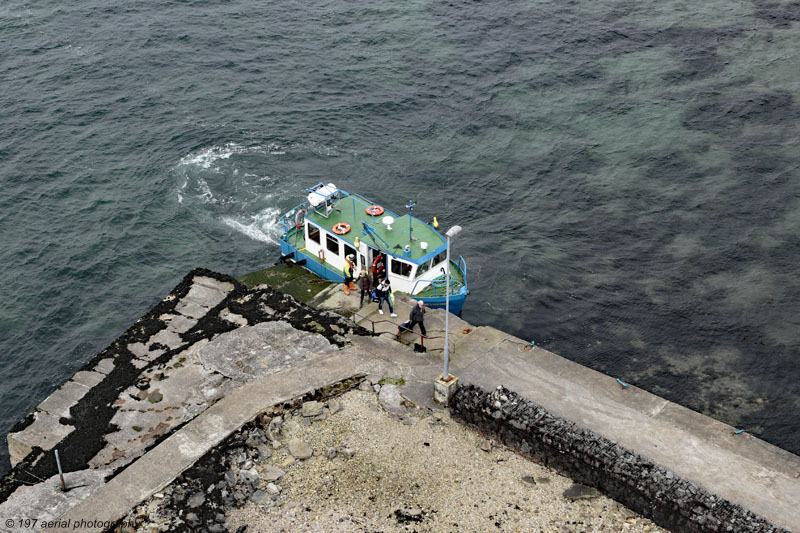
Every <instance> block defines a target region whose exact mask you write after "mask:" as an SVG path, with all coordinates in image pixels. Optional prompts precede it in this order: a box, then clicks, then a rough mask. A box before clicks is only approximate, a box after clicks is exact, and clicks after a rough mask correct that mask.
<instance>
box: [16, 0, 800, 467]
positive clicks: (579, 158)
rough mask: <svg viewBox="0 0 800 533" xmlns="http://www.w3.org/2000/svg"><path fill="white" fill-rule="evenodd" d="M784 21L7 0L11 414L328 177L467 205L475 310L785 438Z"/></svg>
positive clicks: (567, 6)
mask: <svg viewBox="0 0 800 533" xmlns="http://www.w3.org/2000/svg"><path fill="white" fill-rule="evenodd" d="M799 24H800V2H797V1H785V0H780V1H777V2H775V1H762V0H757V1H734V2H731V1H727V0H726V1H724V2H723V1H720V0H711V1H709V2H702V3H697V2H687V1H683V0H667V1H658V2H656V1H653V0H643V1H638V2H630V1H619V0H614V1H610V0H600V1H598V0H591V1H590V0H573V1H566V2H565V1H559V2H552V1H519V2H475V1H454V2H431V1H414V0H412V1H408V2H390V1H385V0H371V1H370V0H367V1H365V2H356V3H353V2H332V1H325V0H323V1H322V2H311V3H309V2H293V1H290V2H268V1H266V2H251V1H244V0H226V1H222V0H217V1H211V0H189V1H184V2H157V1H154V0H142V1H138V2H130V1H121V0H102V1H100V0H76V1H74V2H66V3H65V2H55V1H53V0H39V1H37V2H32V1H24V0H6V1H5V2H3V3H2V5H0V52H1V53H0V89H1V90H0V187H2V189H0V261H2V265H3V267H2V270H1V271H0V272H2V274H1V276H2V277H0V287H2V306H0V373H1V375H2V377H3V379H2V380H0V398H2V402H0V433H5V432H7V431H8V429H9V428H10V427H11V426H12V425H13V423H14V422H15V421H17V420H18V419H20V418H21V417H23V416H25V415H26V414H27V413H28V412H30V410H31V409H33V408H34V407H35V406H36V405H37V404H38V403H39V402H41V401H42V400H43V399H44V398H45V397H46V396H47V395H48V394H50V393H51V392H52V391H53V390H55V389H56V388H57V387H58V386H59V385H60V384H61V383H62V382H64V380H66V379H68V378H69V377H70V376H71V375H72V374H73V373H74V372H75V371H76V370H78V369H79V368H81V366H83V365H84V364H85V363H86V362H87V361H88V360H89V359H90V358H91V357H92V356H93V355H94V354H96V353H97V352H98V351H100V350H101V349H103V348H104V347H105V346H107V345H108V344H109V343H110V342H111V341H113V340H114V339H115V338H116V337H117V336H118V335H119V334H120V333H122V332H123V331H124V330H125V329H126V328H127V327H128V326H130V325H131V324H132V323H133V322H134V321H135V320H136V319H137V318H138V317H139V316H141V315H142V314H144V313H145V312H146V311H148V310H149V309H150V307H151V306H153V305H154V304H155V303H156V302H157V301H158V300H159V299H160V298H161V297H163V296H164V295H165V294H167V292H168V291H169V290H170V289H171V288H172V287H173V286H175V285H176V284H177V283H178V282H179V281H180V279H181V278H182V276H183V275H184V274H186V273H187V272H188V271H189V270H190V269H191V268H193V267H198V266H202V267H207V268H210V269H214V270H217V271H220V272H225V273H230V274H233V275H239V274H244V273H247V272H249V271H253V270H256V269H260V268H263V267H266V266H269V265H271V264H273V263H274V262H275V261H276V260H277V259H278V256H279V246H278V237H279V232H280V229H279V227H278V226H277V225H276V222H275V219H276V216H277V215H279V214H280V213H282V212H284V211H285V210H287V209H288V208H290V207H292V206H293V205H295V204H297V203H299V202H300V201H301V200H302V199H303V197H304V192H303V191H304V189H305V188H306V187H310V186H312V185H314V184H316V183H318V182H321V181H323V182H333V183H335V184H336V185H338V186H339V187H341V188H343V189H345V190H349V191H354V192H359V193H361V194H363V195H365V196H367V197H368V198H371V199H373V200H374V201H375V202H377V203H380V204H381V205H384V206H385V207H387V208H388V209H391V210H393V211H396V212H401V213H402V212H403V206H404V205H405V204H407V203H408V201H409V200H414V201H415V202H416V204H417V207H416V208H415V214H416V215H417V216H419V217H420V218H422V219H424V220H431V219H432V218H433V217H434V216H436V217H437V218H438V220H439V222H440V223H441V224H443V227H444V228H445V229H446V228H447V227H449V226H451V225H454V224H458V225H461V226H462V227H463V228H464V231H463V232H462V233H461V234H460V235H459V236H458V237H457V238H456V240H455V241H454V250H455V252H456V254H457V255H463V256H464V258H465V259H466V261H467V265H468V279H469V284H470V290H471V295H470V297H469V298H468V301H467V304H466V306H465V308H464V311H463V317H464V318H465V319H466V320H468V321H470V322H473V323H476V324H488V325H492V326H495V327H497V328H500V329H503V330H505V331H508V332H510V333H512V334H514V335H517V336H519V337H522V338H523V339H525V340H526V341H527V340H532V341H535V342H536V344H537V345H538V346H541V347H543V348H546V349H548V350H551V351H554V352H556V353H558V354H560V355H562V356H564V357H567V358H569V359H572V360H574V361H577V362H579V363H582V364H585V365H587V366H590V367H592V368H595V369H597V370H599V371H602V372H605V373H607V374H609V375H611V376H614V377H619V378H621V379H622V380H624V381H625V382H627V383H632V384H635V385H637V386H640V387H643V388H645V389H647V390H650V391H652V392H654V393H656V394H659V395H662V396H664V397H665V398H668V399H670V400H674V401H677V402H680V403H681V404H683V405H686V406H688V407H690V408H692V409H696V410H698V411H701V412H703V413H706V414H708V415H711V416H713V417H715V418H718V419H719V420H722V421H724V422H727V423H729V424H732V425H733V426H736V427H739V428H744V429H746V430H747V431H748V432H750V433H752V434H754V435H757V436H759V437H761V438H763V439H766V440H767V441H769V442H772V443H774V444H776V445H778V446H782V447H784V448H786V449H788V450H791V451H793V452H800V424H798V416H797V413H798V410H799V409H800V390H798V383H800V375H798V365H797V362H796V361H797V352H798V348H799V347H800V279H799V278H798V276H797V273H796V272H797V268H796V264H797V262H798V260H799V259H800V237H798V226H800V194H799V193H800V182H798V178H799V177H800V171H799V170H798V164H799V163H800V144H798V137H800V134H798V129H797V124H798V119H800V103H798V98H800V74H798V73H800V61H798V50H800V26H799ZM3 453H5V452H3ZM2 462H3V463H5V462H6V461H5V460H3V461H2ZM5 467H6V466H5V465H4V467H3V468H5ZM0 470H1V469H0Z"/></svg>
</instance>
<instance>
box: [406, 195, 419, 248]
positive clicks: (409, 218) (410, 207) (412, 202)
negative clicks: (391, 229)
mask: <svg viewBox="0 0 800 533" xmlns="http://www.w3.org/2000/svg"><path fill="white" fill-rule="evenodd" d="M415 205H417V204H416V203H415V202H414V200H409V201H408V205H407V206H406V208H407V209H408V242H411V241H412V240H413V239H412V238H411V232H412V231H414V230H413V228H412V227H411V212H412V211H414V206H415Z"/></svg>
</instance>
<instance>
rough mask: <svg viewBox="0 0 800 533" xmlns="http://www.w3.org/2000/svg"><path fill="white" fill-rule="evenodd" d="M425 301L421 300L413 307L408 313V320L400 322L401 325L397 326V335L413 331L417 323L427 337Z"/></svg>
mask: <svg viewBox="0 0 800 533" xmlns="http://www.w3.org/2000/svg"><path fill="white" fill-rule="evenodd" d="M423 320H425V302H423V301H422V300H419V301H418V302H417V305H415V306H414V307H412V308H411V312H410V313H409V314H408V321H406V322H403V323H402V324H400V327H399V328H397V335H398V337H399V336H400V334H401V333H403V331H406V330H408V331H412V330H413V329H414V326H415V325H416V324H419V330H420V331H421V332H422V336H423V337H427V336H428V333H427V332H426V331H425V323H424V322H423Z"/></svg>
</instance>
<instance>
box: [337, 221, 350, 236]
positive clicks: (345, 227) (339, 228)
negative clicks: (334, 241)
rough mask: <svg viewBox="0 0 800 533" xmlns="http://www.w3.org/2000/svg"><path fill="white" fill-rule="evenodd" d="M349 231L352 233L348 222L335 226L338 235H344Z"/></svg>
mask: <svg viewBox="0 0 800 533" xmlns="http://www.w3.org/2000/svg"><path fill="white" fill-rule="evenodd" d="M348 231H350V224H348V223H347V222H339V223H338V224H334V225H333V232H334V233H335V234H336V235H344V234H345V233H347V232H348Z"/></svg>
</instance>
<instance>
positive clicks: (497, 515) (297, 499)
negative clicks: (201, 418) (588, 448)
mask: <svg viewBox="0 0 800 533" xmlns="http://www.w3.org/2000/svg"><path fill="white" fill-rule="evenodd" d="M338 401H339V404H340V405H341V408H342V409H341V411H339V412H338V413H336V414H333V415H331V416H330V417H328V418H327V419H326V420H323V421H315V422H313V423H311V424H309V422H310V419H308V418H304V417H303V416H302V415H301V414H300V413H299V412H297V413H296V414H295V416H293V417H292V418H290V419H289V421H287V422H285V423H284V429H283V434H284V438H282V439H281V440H282V441H283V442H284V443H286V445H284V446H282V447H281V448H279V449H277V450H275V451H274V454H273V455H272V457H270V458H269V459H266V460H264V461H263V462H262V463H261V465H259V469H260V468H261V467H264V466H266V465H267V464H270V465H274V466H278V467H280V468H281V469H283V470H285V471H286V475H285V476H283V477H282V478H281V479H280V481H279V482H277V485H278V486H279V489H280V494H279V495H278V496H277V499H276V500H275V501H272V500H270V499H268V498H266V499H265V500H266V501H263V502H261V503H260V504H258V505H257V504H255V503H253V502H249V503H247V505H245V506H244V507H242V508H239V509H234V510H230V511H229V512H228V513H227V523H226V526H227V527H228V528H229V530H231V531H236V530H237V528H239V527H240V526H242V525H248V529H247V530H248V531H276V532H277V531H286V532H297V531H320V532H322V531H326V532H327V531H384V532H390V531H420V532H422V531H474V532H485V531H520V532H522V531H525V532H532V531H542V532H552V531H556V532H561V531H564V532H573V531H575V532H580V531H586V532H589V531H608V532H617V531H631V532H648V531H652V532H655V531H664V530H663V529H661V528H659V527H657V526H656V525H654V524H653V523H652V522H651V521H650V520H648V519H645V518H642V517H640V516H638V515H636V514H635V513H633V512H632V511H630V510H628V509H626V508H625V507H623V506H621V505H619V504H617V503H616V502H614V501H613V500H610V499H608V498H606V497H604V496H601V495H597V494H595V495H590V497H589V498H588V499H580V500H571V499H567V498H565V497H564V496H563V493H564V491H565V490H567V489H569V488H570V487H571V486H572V481H571V480H569V479H568V478H565V477H562V476H559V475H557V474H555V473H553V472H551V471H550V470H548V469H547V468H544V467H542V466H539V465H537V464H535V463H532V462H530V461H528V460H526V459H524V458H522V457H521V456H518V455H516V454H515V453H513V452H511V451H509V450H506V449H504V448H502V447H497V446H491V443H489V442H488V441H487V440H486V439H485V438H484V437H482V436H481V435H479V434H477V433H475V432H474V431H472V430H470V429H467V428H465V427H463V426H461V425H460V424H458V423H457V422H455V421H453V420H451V419H450V417H449V416H448V414H447V413H446V412H444V411H436V412H431V411H430V410H415V412H413V413H412V415H411V416H406V417H404V418H403V420H402V421H401V420H399V419H398V418H397V417H394V416H391V415H390V414H388V413H387V412H385V411H384V410H383V409H382V407H381V404H380V403H379V402H378V399H377V396H376V394H375V393H373V392H371V391H370V392H365V391H361V390H355V391H351V392H349V393H347V394H345V395H343V396H342V397H340V398H339V400H338ZM412 411H414V410H412ZM293 441H295V442H294V443H293ZM296 441H300V442H304V443H306V444H308V445H309V446H310V448H311V450H312V452H313V455H312V456H311V457H310V458H308V459H305V460H295V459H294V457H292V455H291V454H290V453H289V449H288V448H289V447H292V450H293V451H295V452H296V450H297V449H298V446H297V442H296ZM292 443H293V446H290V444H292ZM300 448H302V447H300ZM487 450H488V451H487ZM351 454H352V455H351ZM348 455H351V456H350V457H348Z"/></svg>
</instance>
